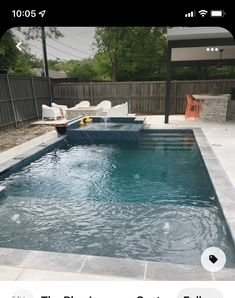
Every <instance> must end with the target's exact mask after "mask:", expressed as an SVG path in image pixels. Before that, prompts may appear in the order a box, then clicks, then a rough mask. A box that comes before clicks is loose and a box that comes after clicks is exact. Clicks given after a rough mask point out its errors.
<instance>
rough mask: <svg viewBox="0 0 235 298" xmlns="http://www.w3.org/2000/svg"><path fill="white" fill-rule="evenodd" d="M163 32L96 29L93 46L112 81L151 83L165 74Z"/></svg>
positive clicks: (118, 28)
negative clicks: (108, 67)
mask: <svg viewBox="0 0 235 298" xmlns="http://www.w3.org/2000/svg"><path fill="white" fill-rule="evenodd" d="M165 32H166V29H165V28H160V27H159V28H157V27H99V28H97V29H96V32H95V39H96V46H97V49H98V51H99V52H100V53H103V54H105V55H106V56H107V57H108V58H109V60H110V63H111V69H112V79H113V81H116V80H152V79H157V78H161V77H162V75H163V73H164V71H165V61H164V59H165V49H166V38H165Z"/></svg>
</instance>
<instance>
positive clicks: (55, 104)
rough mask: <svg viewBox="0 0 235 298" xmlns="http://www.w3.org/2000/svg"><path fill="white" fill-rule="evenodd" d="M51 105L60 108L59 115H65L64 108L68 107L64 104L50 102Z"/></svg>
mask: <svg viewBox="0 0 235 298" xmlns="http://www.w3.org/2000/svg"><path fill="white" fill-rule="evenodd" d="M51 106H52V107H54V108H58V109H59V110H60V112H61V116H62V117H63V118H65V117H66V110H68V107H67V106H66V105H58V104H57V103H55V102H52V103H51Z"/></svg>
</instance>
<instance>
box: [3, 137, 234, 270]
mask: <svg viewBox="0 0 235 298" xmlns="http://www.w3.org/2000/svg"><path fill="white" fill-rule="evenodd" d="M1 184H2V185H4V186H6V188H5V190H4V191H3V192H1V199H0V225H1V231H2V232H1V235H0V246H2V247H14V248H24V249H35V250H47V251H57V252H71V253H79V254H90V255H101V256H112V257H124V258H133V259H144V260H154V261H170V262H175V263H189V264H200V257H201V253H202V251H203V250H204V249H205V248H207V247H209V246H218V247H220V248H221V249H223V250H224V252H225V253H226V256H227V260H228V262H227V264H230V265H232V262H233V259H234V246H233V244H232V240H231V238H230V235H229V232H228V230H227V225H226V223H225V221H224V219H223V216H222V214H221V210H220V208H219V206H218V201H217V198H216V195H215V192H214V189H213V187H212V184H211V182H210V179H209V177H208V174H207V171H206V168H205V165H204V163H203V160H202V158H201V156H200V152H199V150H198V147H197V145H196V143H195V139H194V137H193V134H192V132H189V131H188V132H183V133H182V132H166V131H162V132H161V131H160V132H155V133H143V134H142V136H141V138H140V140H139V142H138V143H121V144H96V145H95V144H91V145H75V144H72V143H68V142H66V141H64V142H63V143H62V144H60V146H58V147H57V148H55V149H53V150H52V151H50V152H49V153H47V154H45V155H44V156H42V157H41V158H39V159H38V160H36V161H34V162H32V163H31V164H30V165H28V166H26V167H24V168H23V169H21V170H19V171H17V172H15V173H12V174H11V175H10V176H8V177H6V178H5V179H4V180H3V181H2V183H1Z"/></svg>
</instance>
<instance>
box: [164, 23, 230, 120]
mask: <svg viewBox="0 0 235 298" xmlns="http://www.w3.org/2000/svg"><path fill="white" fill-rule="evenodd" d="M167 41H168V48H167V75H166V99H165V123H168V119H169V111H170V86H171V85H170V82H171V68H172V67H174V66H175V67H177V66H194V65H198V66H210V65H211V66H212V65H215V66H216V65H220V66H221V65H235V41H234V38H233V36H232V34H231V33H230V32H228V31H227V30H226V29H224V28H221V27H190V28H189V27H177V28H171V29H168V30H167ZM212 49H213V50H212Z"/></svg>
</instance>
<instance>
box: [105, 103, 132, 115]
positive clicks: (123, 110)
mask: <svg viewBox="0 0 235 298" xmlns="http://www.w3.org/2000/svg"><path fill="white" fill-rule="evenodd" d="M106 116H107V117H125V116H128V103H127V102H126V103H123V104H120V105H116V106H114V107H112V108H111V109H109V110H108V112H107V115H106Z"/></svg>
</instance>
